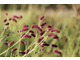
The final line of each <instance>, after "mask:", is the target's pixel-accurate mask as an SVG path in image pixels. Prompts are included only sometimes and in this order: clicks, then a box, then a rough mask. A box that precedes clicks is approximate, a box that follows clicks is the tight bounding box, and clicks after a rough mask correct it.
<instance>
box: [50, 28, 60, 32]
mask: <svg viewBox="0 0 80 60" xmlns="http://www.w3.org/2000/svg"><path fill="white" fill-rule="evenodd" d="M48 31H51V32H57V33H60V31H59V30H57V29H53V28H48Z"/></svg>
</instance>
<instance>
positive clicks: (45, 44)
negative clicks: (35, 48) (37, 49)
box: [41, 42, 49, 47]
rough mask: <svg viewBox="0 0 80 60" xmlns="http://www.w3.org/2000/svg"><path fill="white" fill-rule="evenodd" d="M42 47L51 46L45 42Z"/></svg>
mask: <svg viewBox="0 0 80 60" xmlns="http://www.w3.org/2000/svg"><path fill="white" fill-rule="evenodd" d="M41 46H42V47H44V46H49V44H47V43H46V42H43V43H42V44H41Z"/></svg>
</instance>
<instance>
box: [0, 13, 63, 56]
mask: <svg viewBox="0 0 80 60" xmlns="http://www.w3.org/2000/svg"><path fill="white" fill-rule="evenodd" d="M6 16H8V13H6ZM22 18H23V17H22V16H17V15H13V16H12V17H11V18H6V19H4V21H3V22H4V24H5V27H4V30H3V31H4V32H2V33H5V32H6V31H7V30H8V29H9V28H10V27H11V26H9V25H10V24H11V23H10V21H12V22H15V24H17V20H19V19H22ZM43 21H44V16H42V17H41V18H40V20H39V23H38V25H37V24H32V26H31V27H30V28H29V26H28V25H26V24H25V25H23V28H22V29H21V30H17V33H18V34H20V35H19V36H20V39H18V40H17V42H14V40H7V37H9V36H11V35H9V33H10V32H6V33H5V35H6V36H7V37H6V38H5V41H4V42H1V41H0V43H3V45H6V46H7V49H6V50H4V51H2V52H1V53H0V56H2V55H3V54H5V55H3V56H5V57H7V55H8V53H10V57H27V56H29V54H31V53H32V52H34V54H37V52H38V50H40V51H41V50H42V51H43V50H44V46H47V47H49V46H50V47H52V48H57V47H58V46H57V45H56V44H48V42H46V41H47V40H48V38H51V37H53V39H58V36H57V35H56V34H55V33H54V32H57V33H60V31H59V30H57V29H54V28H52V26H50V25H49V24H48V23H46V22H43ZM12 29H14V28H12ZM12 36H13V35H12ZM0 38H1V37H0ZM15 38H17V36H16V37H15ZM31 38H32V39H31ZM53 39H52V40H53ZM31 40H32V41H31ZM7 41H9V42H7ZM29 41H30V42H31V43H29ZM17 44H18V46H17V47H15V46H16V45H17ZM21 45H24V46H25V49H24V50H23V49H22V50H21V49H20V46H21ZM4 48H5V47H4ZM38 48H41V49H38ZM35 50H36V51H35ZM16 51H17V52H16ZM52 52H53V53H57V54H59V55H62V53H61V52H60V51H58V50H57V49H53V51H52ZM53 53H52V54H53Z"/></svg>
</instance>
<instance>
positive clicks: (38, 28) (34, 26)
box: [32, 24, 42, 32]
mask: <svg viewBox="0 0 80 60" xmlns="http://www.w3.org/2000/svg"><path fill="white" fill-rule="evenodd" d="M32 28H36V29H37V30H39V31H40V32H42V29H41V28H40V27H38V26H37V25H35V24H33V25H32Z"/></svg>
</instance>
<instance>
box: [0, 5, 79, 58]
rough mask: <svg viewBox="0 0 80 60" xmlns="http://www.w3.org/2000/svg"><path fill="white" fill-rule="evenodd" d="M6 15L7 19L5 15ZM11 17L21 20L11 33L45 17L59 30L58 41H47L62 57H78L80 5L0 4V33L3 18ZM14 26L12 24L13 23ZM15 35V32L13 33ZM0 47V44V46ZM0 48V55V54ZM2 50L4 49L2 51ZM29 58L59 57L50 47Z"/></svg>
mask: <svg viewBox="0 0 80 60" xmlns="http://www.w3.org/2000/svg"><path fill="white" fill-rule="evenodd" d="M6 12H7V13H8V17H6V16H5V13H6ZM12 15H18V16H20V15H22V16H23V19H21V20H19V21H18V23H17V24H16V25H15V26H16V28H13V29H12V27H11V29H12V31H15V30H17V29H21V28H22V25H23V24H28V25H29V26H31V25H32V23H37V21H38V20H39V18H40V17H41V16H45V18H44V21H47V22H48V23H50V25H52V27H53V28H55V29H58V30H60V33H59V34H57V35H58V36H59V39H58V40H52V41H48V43H55V44H57V45H58V48H57V49H58V50H59V51H61V52H62V57H80V5H74V4H34V5H32V4H0V33H1V32H2V31H3V28H4V23H3V20H4V19H5V18H9V17H11V16H12ZM13 24H14V23H13ZM15 33H16V32H15ZM12 36H13V37H10V38H9V39H11V40H13V39H14V40H17V39H18V38H14V37H15V36H16V34H15V36H14V35H13V34H12ZM0 45H1V44H0ZM2 47H3V46H1V47H0V53H1V52H2V50H1V48H2ZM3 50H4V49H3ZM31 56H33V57H34V56H41V57H56V56H59V55H58V54H56V53H53V52H52V48H51V47H48V48H47V47H45V50H44V52H42V53H37V54H32V55H31Z"/></svg>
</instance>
